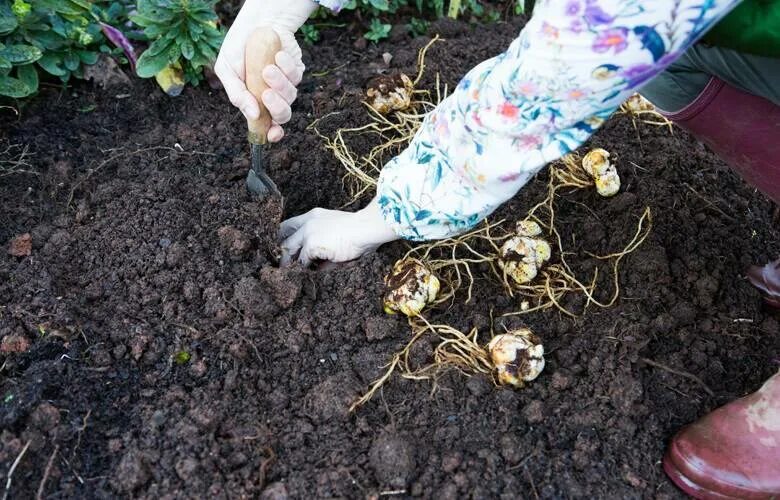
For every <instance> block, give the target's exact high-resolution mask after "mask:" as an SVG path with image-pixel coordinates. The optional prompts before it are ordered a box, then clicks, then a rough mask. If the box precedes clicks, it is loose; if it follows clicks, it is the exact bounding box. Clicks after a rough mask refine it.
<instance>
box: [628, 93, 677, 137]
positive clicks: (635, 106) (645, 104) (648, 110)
mask: <svg viewBox="0 0 780 500" xmlns="http://www.w3.org/2000/svg"><path fill="white" fill-rule="evenodd" d="M618 112H619V113H621V114H624V115H628V116H630V117H631V121H632V123H633V124H634V129H636V128H637V122H639V123H646V124H648V125H654V126H656V127H668V128H669V132H670V133H674V127H673V124H672V122H671V121H669V120H668V119H667V118H666V117H665V116H664V115H662V114H661V113H659V112H658V111H657V110H656V109H655V106H653V103H651V102H650V101H648V100H647V99H645V98H644V97H642V96H641V95H640V94H633V95H631V97H629V98H628V99H626V102H624V103H623V104H621V105H620V107H619V108H618Z"/></svg>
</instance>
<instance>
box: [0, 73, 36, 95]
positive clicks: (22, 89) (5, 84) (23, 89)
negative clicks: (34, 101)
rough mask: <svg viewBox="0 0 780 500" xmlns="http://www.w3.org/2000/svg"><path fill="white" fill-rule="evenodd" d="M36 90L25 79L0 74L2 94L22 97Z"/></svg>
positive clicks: (0, 90) (0, 91)
mask: <svg viewBox="0 0 780 500" xmlns="http://www.w3.org/2000/svg"><path fill="white" fill-rule="evenodd" d="M33 92H35V90H34V89H31V88H30V87H28V86H27V84H25V83H24V82H23V81H21V80H19V79H18V78H13V77H10V76H0V95H4V96H7V97H15V98H22V97H27V96H28V95H30V94H32V93H33Z"/></svg>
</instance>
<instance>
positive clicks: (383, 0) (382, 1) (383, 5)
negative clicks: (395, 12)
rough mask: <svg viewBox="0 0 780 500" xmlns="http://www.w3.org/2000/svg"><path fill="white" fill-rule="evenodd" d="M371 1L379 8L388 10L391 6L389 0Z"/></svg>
mask: <svg viewBox="0 0 780 500" xmlns="http://www.w3.org/2000/svg"><path fill="white" fill-rule="evenodd" d="M369 1H370V2H371V6H372V7H374V8H375V9H377V10H381V11H386V10H388V9H389V8H390V4H389V3H388V2H387V0H369Z"/></svg>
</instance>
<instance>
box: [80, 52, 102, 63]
mask: <svg viewBox="0 0 780 500" xmlns="http://www.w3.org/2000/svg"><path fill="white" fill-rule="evenodd" d="M76 53H77V54H78V56H79V59H80V60H81V62H82V63H84V64H86V65H87V66H92V65H93V64H95V63H96V62H97V60H98V57H99V56H100V54H99V53H97V52H94V51H92V50H79V51H76Z"/></svg>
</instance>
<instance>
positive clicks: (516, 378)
mask: <svg viewBox="0 0 780 500" xmlns="http://www.w3.org/2000/svg"><path fill="white" fill-rule="evenodd" d="M488 351H489V352H490V359H491V361H492V362H493V366H494V367H495V374H496V378H497V379H498V382H499V383H501V384H504V385H511V386H514V387H523V386H525V383H526V382H530V381H532V380H534V379H535V378H536V377H538V376H539V374H540V373H542V370H544V346H543V345H542V343H541V341H540V340H539V338H538V337H537V336H536V335H534V334H533V332H531V330H529V329H527V328H519V329H517V330H513V331H510V332H507V333H504V334H501V335H496V336H495V337H493V338H492V339H491V340H490V343H489V344H488Z"/></svg>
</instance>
